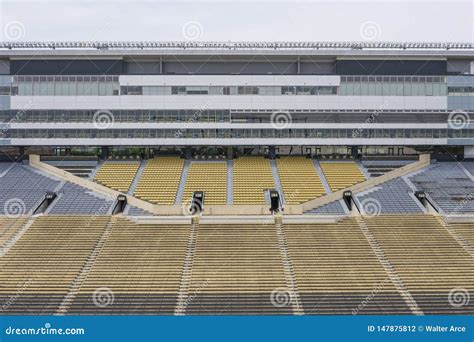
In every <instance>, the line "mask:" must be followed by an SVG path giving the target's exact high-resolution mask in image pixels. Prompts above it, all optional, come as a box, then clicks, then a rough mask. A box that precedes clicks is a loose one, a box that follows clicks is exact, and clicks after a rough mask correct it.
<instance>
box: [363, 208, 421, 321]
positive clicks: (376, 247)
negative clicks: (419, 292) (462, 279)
mask: <svg viewBox="0 0 474 342" xmlns="http://www.w3.org/2000/svg"><path fill="white" fill-rule="evenodd" d="M355 220H356V222H357V224H358V225H359V228H360V230H361V231H362V233H363V234H364V236H365V238H366V239H367V241H368V242H369V245H370V248H372V251H373V252H374V254H375V256H376V257H377V259H378V261H379V262H380V264H381V265H382V267H383V268H384V270H385V272H386V273H387V274H388V277H389V278H390V281H391V282H392V284H393V285H395V288H396V289H397V291H398V293H399V294H400V296H401V297H402V298H403V299H404V301H405V303H406V304H407V305H408V307H409V308H410V310H411V312H412V313H413V314H415V315H418V316H420V315H423V311H422V310H421V309H420V308H419V307H418V304H417V303H416V301H415V299H414V298H413V296H412V295H411V294H410V292H409V291H408V290H407V288H406V287H405V284H404V283H403V281H402V279H401V278H400V277H399V276H398V274H397V271H396V270H395V268H394V267H393V265H392V264H391V263H390V261H389V260H388V259H387V257H386V255H385V253H384V251H383V249H382V248H381V247H380V244H379V242H378V241H377V239H376V238H375V236H374V235H373V234H372V232H371V231H370V229H369V227H368V226H367V224H366V223H365V221H364V219H363V217H362V216H356V217H355Z"/></svg>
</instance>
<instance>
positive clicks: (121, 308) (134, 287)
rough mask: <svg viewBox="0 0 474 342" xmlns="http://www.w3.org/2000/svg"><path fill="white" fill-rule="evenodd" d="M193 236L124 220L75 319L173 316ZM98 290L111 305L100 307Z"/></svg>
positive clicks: (186, 228)
mask: <svg viewBox="0 0 474 342" xmlns="http://www.w3.org/2000/svg"><path fill="white" fill-rule="evenodd" d="M189 234H190V225H172V226H171V225H154V224H135V223H133V222H131V221H129V220H127V219H119V220H118V221H117V222H116V223H115V224H114V226H113V228H112V232H111V233H110V235H109V236H108V238H107V241H106V242H105V244H104V246H103V248H102V251H101V253H100V255H99V256H98V257H97V259H96V261H95V263H94V265H93V267H92V269H91V270H90V272H89V274H88V276H87V278H86V280H85V281H84V283H83V285H82V287H81V288H80V291H79V294H78V295H77V296H76V299H75V300H74V302H73V304H72V306H71V307H70V309H69V313H70V314H136V315H144V314H149V315H156V314H166V315H172V314H173V312H174V309H175V305H176V302H177V295H178V290H179V286H180V280H181V274H182V271H183V263H184V257H185V253H186V246H187V243H188V239H189ZM97 289H103V292H104V296H108V297H106V299H107V300H108V302H107V303H108V304H109V305H106V306H105V305H104V306H103V307H97V306H96V305H95V304H94V292H95V291H96V290H97Z"/></svg>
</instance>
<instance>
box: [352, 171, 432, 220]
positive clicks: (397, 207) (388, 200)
mask: <svg viewBox="0 0 474 342" xmlns="http://www.w3.org/2000/svg"><path fill="white" fill-rule="evenodd" d="M357 199H358V201H359V203H360V204H361V206H362V209H364V208H363V207H364V203H367V202H365V201H368V200H375V201H376V202H374V203H377V206H378V207H379V209H380V210H378V212H379V213H381V214H416V213H423V212H424V210H423V209H422V208H421V206H420V205H418V204H417V203H416V201H417V200H416V199H415V198H414V197H413V190H412V189H411V188H410V187H409V186H408V185H407V183H405V181H404V180H403V179H401V178H396V179H393V180H390V181H388V182H385V183H382V184H380V185H379V186H377V187H375V189H371V190H368V191H365V192H364V193H363V194H358V195H357Z"/></svg>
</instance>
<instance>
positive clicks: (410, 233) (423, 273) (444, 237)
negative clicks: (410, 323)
mask: <svg viewBox="0 0 474 342" xmlns="http://www.w3.org/2000/svg"><path fill="white" fill-rule="evenodd" d="M365 220H366V222H367V225H368V227H369V229H370V231H371V232H372V233H373V235H374V236H375V238H376V240H377V241H378V243H379V245H380V247H381V248H382V250H383V251H384V253H385V255H386V257H387V258H388V260H390V262H391V264H392V265H393V266H394V267H395V270H396V272H397V273H398V275H399V276H400V278H401V279H402V281H403V282H404V284H405V287H406V288H407V289H408V290H409V291H410V293H411V294H412V296H413V297H414V299H415V300H416V302H417V303H418V306H419V307H420V308H421V310H423V312H424V313H425V314H426V315H429V314H470V315H472V314H474V302H473V301H472V300H471V301H470V302H468V303H466V304H465V305H463V306H459V307H456V306H453V305H451V304H450V300H449V299H450V292H451V291H452V290H455V289H464V290H465V291H468V292H470V293H471V294H472V293H474V263H473V259H472V257H471V256H470V255H469V254H468V253H467V252H466V251H465V250H464V249H463V248H462V247H461V246H460V245H459V244H458V243H457V242H456V241H455V240H454V239H453V238H452V237H451V235H450V234H449V233H448V232H447V231H446V230H445V229H444V228H443V227H442V226H441V225H440V223H439V222H438V221H437V219H436V218H435V217H433V216H429V215H394V216H376V217H372V218H366V219H365Z"/></svg>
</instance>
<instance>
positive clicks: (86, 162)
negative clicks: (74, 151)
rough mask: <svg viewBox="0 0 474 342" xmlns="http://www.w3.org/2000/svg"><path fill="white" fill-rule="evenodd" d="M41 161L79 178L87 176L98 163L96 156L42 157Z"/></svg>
mask: <svg viewBox="0 0 474 342" xmlns="http://www.w3.org/2000/svg"><path fill="white" fill-rule="evenodd" d="M41 161H42V162H44V163H46V164H49V165H51V166H54V167H57V168H59V169H62V170H64V171H67V172H69V173H72V174H73V175H74V176H78V177H81V178H87V177H89V176H90V175H91V173H92V172H93V170H94V169H95V168H96V167H97V165H98V161H97V158H79V157H74V158H67V157H42V158H41Z"/></svg>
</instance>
